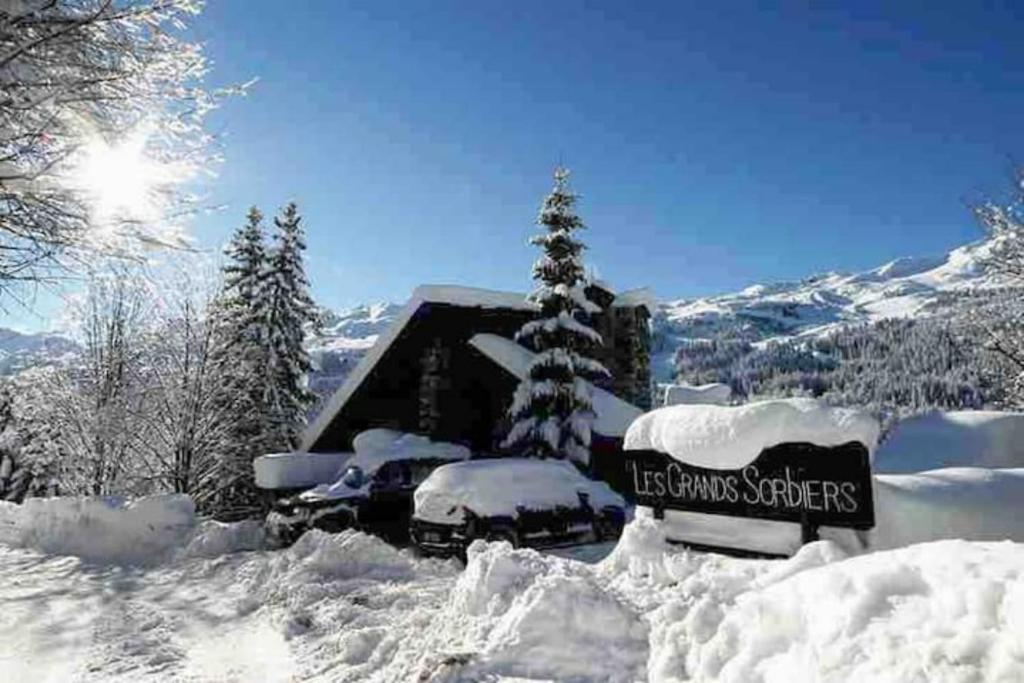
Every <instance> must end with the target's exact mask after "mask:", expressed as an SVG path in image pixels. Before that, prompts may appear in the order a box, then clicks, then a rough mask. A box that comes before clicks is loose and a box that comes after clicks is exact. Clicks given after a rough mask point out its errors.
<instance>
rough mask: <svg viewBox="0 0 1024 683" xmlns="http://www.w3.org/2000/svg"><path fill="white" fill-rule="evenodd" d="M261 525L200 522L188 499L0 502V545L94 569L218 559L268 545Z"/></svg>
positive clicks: (169, 496) (166, 496)
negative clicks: (62, 557) (71, 559)
mask: <svg viewBox="0 0 1024 683" xmlns="http://www.w3.org/2000/svg"><path fill="white" fill-rule="evenodd" d="M264 542H265V538H264V532H263V525H262V523H260V522H257V521H255V520H242V521H240V522H232V523H230V524H226V523H223V522H216V521H213V520H206V521H203V522H201V523H198V524H197V519H196V514H195V505H194V504H193V503H192V499H191V498H189V497H188V496H186V495H184V494H178V493H175V494H164V495H156V496H147V497H144V498H139V499H136V500H126V499H124V498H116V497H108V498H85V497H82V498H72V497H67V498H29V499H27V500H26V501H25V503H24V504H22V505H15V504H14V503H3V502H0V545H6V546H10V547H12V548H27V549H31V550H37V551H40V552H43V553H47V554H51V555H70V556H74V557H78V558H81V559H82V560H85V561H86V562H89V563H92V564H104V565H106V564H114V565H136V566H154V565H158V564H160V563H162V562H165V561H170V560H172V559H184V558H194V557H201V558H213V557H219V556H221V555H226V554H228V553H235V552H239V551H244V550H261V549H263V548H264V547H265V543H264Z"/></svg>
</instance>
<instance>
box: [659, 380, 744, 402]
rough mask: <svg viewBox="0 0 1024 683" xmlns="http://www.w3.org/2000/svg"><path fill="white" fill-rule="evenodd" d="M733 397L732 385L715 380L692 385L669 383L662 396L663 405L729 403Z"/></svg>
mask: <svg viewBox="0 0 1024 683" xmlns="http://www.w3.org/2000/svg"><path fill="white" fill-rule="evenodd" d="M731 398H732V387H730V386H729V385H728V384H721V383H718V382H713V383H711V384H701V385H699V386H692V385H690V384H668V385H665V392H664V394H663V398H662V405H666V406H678V405H706V404H711V405H719V406H725V405H729V400H730V399H731Z"/></svg>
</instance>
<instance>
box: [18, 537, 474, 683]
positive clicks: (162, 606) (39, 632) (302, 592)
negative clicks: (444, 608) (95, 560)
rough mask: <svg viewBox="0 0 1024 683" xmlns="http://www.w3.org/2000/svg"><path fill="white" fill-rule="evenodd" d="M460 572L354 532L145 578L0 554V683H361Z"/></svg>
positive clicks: (30, 555) (179, 565)
mask: <svg viewBox="0 0 1024 683" xmlns="http://www.w3.org/2000/svg"><path fill="white" fill-rule="evenodd" d="M457 571H458V566H457V565H456V564H455V563H441V562H431V561H415V560H413V559H412V558H411V557H409V556H408V555H405V554H402V553H399V552H397V551H395V550H393V549H392V548H390V547H389V546H386V545H384V544H383V543H382V542H380V541H378V540H377V539H374V538H370V537H367V536H363V535H361V534H351V535H346V536H335V537H332V536H328V535H326V534H319V533H316V534H310V535H308V536H307V537H305V539H304V540H302V541H300V543H299V544H297V545H296V546H295V547H294V548H292V549H290V550H288V551H279V552H274V551H266V552H254V553H239V554H234V555H226V556H223V557H219V558H214V559H203V558H192V559H188V558H186V559H180V560H177V561H173V562H170V563H168V564H167V565H164V566H160V567H156V568H150V569H137V568H129V567H101V566H93V565H89V564H86V563H83V562H81V561H80V560H78V559H77V558H71V557H52V556H46V555H42V554H39V553H37V552H35V551H30V550H22V549H10V548H5V547H3V546H0V576H2V577H4V578H3V580H2V581H0V605H2V606H3V607H2V609H0V671H2V672H3V675H2V676H0V678H2V679H3V680H4V681H9V682H11V683H13V682H15V681H18V682H20V681H26V682H28V681H32V682H42V681H53V682H54V683H57V682H62V683H63V682H65V681H246V682H248V681H292V680H325V681H327V680H329V681H357V680H371V679H372V678H373V677H374V674H375V672H377V671H378V670H380V669H381V668H382V667H384V665H385V664H388V663H389V662H390V661H392V659H393V658H394V657H396V656H398V650H399V648H400V647H401V646H402V645H403V641H404V640H407V639H410V638H411V639H416V638H417V637H418V633H419V632H420V631H421V630H422V629H424V628H425V627H426V626H427V625H428V623H429V620H430V616H431V615H432V614H433V613H435V612H437V611H438V610H439V609H440V606H441V604H442V603H443V602H444V600H445V598H446V596H447V593H448V591H449V590H450V589H451V585H452V583H453V580H454V577H455V575H456V573H457ZM379 680H385V679H379Z"/></svg>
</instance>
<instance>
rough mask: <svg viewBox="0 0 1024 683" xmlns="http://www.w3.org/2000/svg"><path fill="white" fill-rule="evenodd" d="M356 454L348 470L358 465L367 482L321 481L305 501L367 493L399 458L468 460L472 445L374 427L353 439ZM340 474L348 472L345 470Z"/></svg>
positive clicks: (307, 494) (347, 466) (304, 496)
mask: <svg viewBox="0 0 1024 683" xmlns="http://www.w3.org/2000/svg"><path fill="white" fill-rule="evenodd" d="M352 445H353V447H354V448H355V450H356V454H355V455H354V456H352V458H351V459H350V460H348V461H347V462H346V463H345V469H346V470H347V469H348V468H349V467H358V468H360V469H361V470H362V471H363V475H364V478H363V481H362V483H361V484H360V485H359V486H358V487H352V486H349V485H348V484H347V483H346V482H345V479H344V476H341V477H340V478H338V479H337V480H336V481H332V482H331V483H329V484H320V485H318V486H316V487H314V488H312V489H310V490H308V491H305V492H304V493H302V498H303V499H304V500H328V499H333V498H347V497H350V496H352V495H355V494H359V493H362V492H364V491H365V490H366V489H367V488H368V487H369V486H370V483H371V479H372V477H373V475H374V474H375V473H376V472H377V470H379V469H380V468H381V467H383V466H384V465H386V464H387V463H389V462H396V461H399V460H448V461H451V462H456V461H459V460H468V459H469V457H470V455H472V454H471V453H470V451H469V449H468V448H466V447H465V446H460V445H458V444H454V443H447V442H445V441H431V440H430V439H428V438H427V437H425V436H420V435H419V434H405V433H402V432H398V431H394V430H391V429H370V430H367V431H365V432H361V433H360V434H359V435H358V436H356V438H355V439H353V444H352ZM339 474H341V475H344V473H343V472H340V473H339Z"/></svg>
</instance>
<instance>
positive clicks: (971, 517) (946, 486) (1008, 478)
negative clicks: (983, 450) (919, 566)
mask: <svg viewBox="0 0 1024 683" xmlns="http://www.w3.org/2000/svg"><path fill="white" fill-rule="evenodd" d="M956 538H959V539H967V540H972V541H1001V540H1006V539H1009V540H1013V541H1017V542H1024V469H992V470H990V469H981V468H970V467H958V468H949V469H942V470H933V471H931V472H919V473H917V474H884V475H877V476H875V528H874V529H872V530H871V531H870V532H869V534H868V543H869V547H871V548H873V549H885V548H897V547H901V546H906V545H910V544H912V543H922V542H925V541H933V540H939V539H956Z"/></svg>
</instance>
